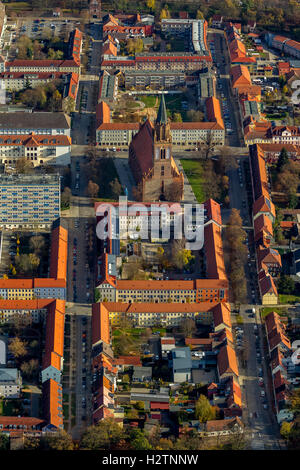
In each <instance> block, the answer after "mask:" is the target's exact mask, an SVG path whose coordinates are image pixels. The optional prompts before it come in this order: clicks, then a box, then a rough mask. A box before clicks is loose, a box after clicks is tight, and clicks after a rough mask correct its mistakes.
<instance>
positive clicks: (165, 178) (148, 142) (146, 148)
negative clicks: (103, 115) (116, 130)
mask: <svg viewBox="0 0 300 470" xmlns="http://www.w3.org/2000/svg"><path fill="white" fill-rule="evenodd" d="M129 165H130V168H131V170H132V173H133V175H134V178H135V181H136V184H137V187H138V188H139V190H140V200H141V201H144V202H152V201H153V202H154V201H160V200H161V201H176V202H178V201H181V200H182V199H183V188H184V177H183V174H182V172H179V170H178V168H177V165H176V163H175V161H174V159H173V157H172V138H171V132H170V123H169V121H168V117H167V110H166V104H165V99H164V95H162V98H161V102H160V106H159V110H158V114H157V118H156V121H155V123H152V122H151V121H150V120H149V119H147V120H146V121H145V122H144V123H143V124H142V125H141V127H140V130H139V132H138V133H137V134H136V135H135V136H134V137H133V139H132V142H131V144H130V147H129Z"/></svg>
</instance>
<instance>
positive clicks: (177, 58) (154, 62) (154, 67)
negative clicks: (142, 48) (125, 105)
mask: <svg viewBox="0 0 300 470" xmlns="http://www.w3.org/2000/svg"><path fill="white" fill-rule="evenodd" d="M211 65H212V58H211V56H210V54H209V53H208V52H207V53H206V54H202V55H199V54H194V53H191V52H164V53H162V52H148V53H147V52H143V53H139V54H136V55H135V56H118V57H116V56H114V55H106V54H104V55H103V56H102V62H101V70H107V71H114V70H119V71H121V72H126V71H132V70H133V71H164V70H166V71H169V70H172V71H177V72H189V71H197V70H202V69H204V68H211Z"/></svg>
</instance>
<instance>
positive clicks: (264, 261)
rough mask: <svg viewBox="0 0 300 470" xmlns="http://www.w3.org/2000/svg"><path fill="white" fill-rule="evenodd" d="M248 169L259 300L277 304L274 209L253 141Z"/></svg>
mask: <svg viewBox="0 0 300 470" xmlns="http://www.w3.org/2000/svg"><path fill="white" fill-rule="evenodd" d="M249 155H250V173H251V182H252V193H253V201H254V203H253V208H252V216H253V226H254V241H255V246H256V266H257V274H258V284H259V289H260V295H261V299H262V303H263V304H271V305H272V304H277V303H278V293H277V288H276V286H275V283H274V280H273V277H277V276H278V275H279V273H280V271H281V267H282V265H281V256H280V254H279V252H278V251H277V250H275V249H274V248H272V246H271V245H272V243H273V241H274V238H273V224H274V222H275V217H276V212H275V207H274V204H273V203H272V200H271V192H270V185H269V180H268V173H267V168H266V160H265V157H264V151H263V149H262V148H261V146H259V145H257V144H255V145H250V147H249Z"/></svg>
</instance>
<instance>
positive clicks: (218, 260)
mask: <svg viewBox="0 0 300 470" xmlns="http://www.w3.org/2000/svg"><path fill="white" fill-rule="evenodd" d="M204 250H205V258H206V273H207V277H208V278H209V279H223V280H227V275H226V270H225V264H224V253H223V242H222V235H221V228H220V227H219V226H218V225H216V224H208V225H206V226H205V227H204Z"/></svg>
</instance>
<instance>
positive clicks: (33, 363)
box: [21, 359, 39, 379]
mask: <svg viewBox="0 0 300 470" xmlns="http://www.w3.org/2000/svg"><path fill="white" fill-rule="evenodd" d="M21 371H22V373H23V374H24V375H25V376H26V377H27V378H28V379H32V378H33V377H34V378H35V377H37V376H38V372H39V361H38V360H37V359H30V361H28V362H23V364H21Z"/></svg>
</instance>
